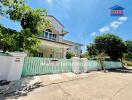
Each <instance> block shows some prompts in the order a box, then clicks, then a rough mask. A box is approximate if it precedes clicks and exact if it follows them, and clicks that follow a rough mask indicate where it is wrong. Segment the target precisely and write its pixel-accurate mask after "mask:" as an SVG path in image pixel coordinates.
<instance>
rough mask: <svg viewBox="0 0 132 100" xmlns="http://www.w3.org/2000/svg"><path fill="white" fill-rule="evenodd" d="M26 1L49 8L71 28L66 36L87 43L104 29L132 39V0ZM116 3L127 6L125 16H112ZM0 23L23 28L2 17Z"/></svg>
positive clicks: (29, 3)
mask: <svg viewBox="0 0 132 100" xmlns="http://www.w3.org/2000/svg"><path fill="white" fill-rule="evenodd" d="M26 4H27V5H29V6H31V7H32V8H34V9H35V8H45V9H47V10H48V14H49V15H53V16H54V17H56V18H57V19H58V20H59V21H60V22H61V23H62V24H63V25H64V26H65V30H66V31H68V32H69V34H67V35H66V36H65V39H67V40H70V41H73V42H77V43H81V44H85V45H86V44H89V43H92V42H93V40H94V38H95V37H96V36H97V35H101V34H103V33H113V34H115V35H118V36H120V37H121V38H123V39H124V40H132V6H131V5H132V0H26ZM115 5H119V6H122V7H124V8H125V10H124V16H122V17H114V16H111V14H110V9H109V8H110V7H112V6H115ZM0 23H1V24H3V25H4V26H6V27H10V28H12V29H17V30H21V27H20V24H19V23H17V22H15V23H14V22H12V21H9V20H8V19H5V18H1V19H0ZM84 34H85V35H84Z"/></svg>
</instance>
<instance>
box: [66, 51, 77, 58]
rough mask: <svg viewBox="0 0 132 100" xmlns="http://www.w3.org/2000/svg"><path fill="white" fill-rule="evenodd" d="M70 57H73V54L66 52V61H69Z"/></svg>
mask: <svg viewBox="0 0 132 100" xmlns="http://www.w3.org/2000/svg"><path fill="white" fill-rule="evenodd" d="M72 57H75V54H74V53H72V52H67V53H66V59H71V58H72Z"/></svg>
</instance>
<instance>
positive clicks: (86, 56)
mask: <svg viewBox="0 0 132 100" xmlns="http://www.w3.org/2000/svg"><path fill="white" fill-rule="evenodd" d="M81 58H87V59H89V58H90V56H89V53H88V52H85V53H83V54H82V55H81Z"/></svg>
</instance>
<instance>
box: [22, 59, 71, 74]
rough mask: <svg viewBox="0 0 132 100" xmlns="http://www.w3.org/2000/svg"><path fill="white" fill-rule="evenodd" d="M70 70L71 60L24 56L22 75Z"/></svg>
mask: <svg viewBox="0 0 132 100" xmlns="http://www.w3.org/2000/svg"><path fill="white" fill-rule="evenodd" d="M71 71H72V61H71V60H67V59H52V58H41V57H26V58H25V60H24V66H23V71H22V76H26V75H41V74H53V73H66V72H71Z"/></svg>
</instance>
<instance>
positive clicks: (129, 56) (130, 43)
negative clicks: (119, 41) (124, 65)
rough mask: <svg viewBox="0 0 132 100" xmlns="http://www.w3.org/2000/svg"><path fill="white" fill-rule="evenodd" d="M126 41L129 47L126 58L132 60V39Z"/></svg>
mask: <svg viewBox="0 0 132 100" xmlns="http://www.w3.org/2000/svg"><path fill="white" fill-rule="evenodd" d="M125 43H126V47H127V53H125V59H126V60H129V61H132V41H131V40H128V41H126V42H125Z"/></svg>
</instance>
